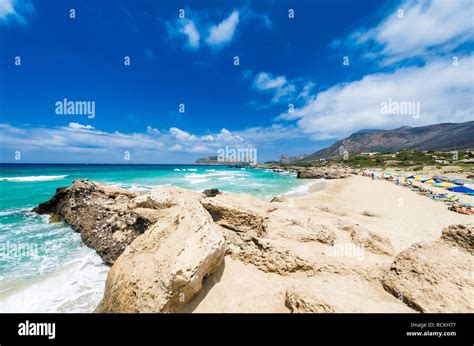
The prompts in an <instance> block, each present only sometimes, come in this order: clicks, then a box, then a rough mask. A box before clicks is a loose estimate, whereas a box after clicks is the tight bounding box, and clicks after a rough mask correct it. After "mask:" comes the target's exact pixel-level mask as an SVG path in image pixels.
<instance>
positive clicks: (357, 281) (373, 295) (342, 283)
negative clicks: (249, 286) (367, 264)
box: [285, 275, 414, 313]
mask: <svg viewBox="0 0 474 346" xmlns="http://www.w3.org/2000/svg"><path fill="white" fill-rule="evenodd" d="M285 306H286V307H287V308H288V309H289V310H290V311H291V312H348V313H357V312H359V313H361V312H362V313H370V312H392V313H393V312H405V313H406V312H414V311H413V310H412V309H410V308H408V307H407V306H406V305H405V304H403V303H402V302H401V301H400V300H398V299H396V298H395V297H393V296H391V295H390V294H388V293H387V292H385V291H384V290H383V289H382V288H381V287H380V285H379V284H378V283H372V282H368V281H366V280H364V279H363V278H361V277H358V276H356V275H337V276H335V275H332V276H330V275H326V276H324V275H321V277H313V278H311V281H308V282H307V283H305V284H297V285H291V286H290V287H288V289H287V290H286V294H285Z"/></svg>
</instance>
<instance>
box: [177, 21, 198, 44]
mask: <svg viewBox="0 0 474 346" xmlns="http://www.w3.org/2000/svg"><path fill="white" fill-rule="evenodd" d="M181 32H182V33H183V34H184V35H186V37H187V44H188V46H189V47H191V48H199V40H200V39H201V36H200V35H199V32H198V31H197V29H196V26H195V25H194V22H193V21H192V20H190V21H187V22H186V23H185V24H184V25H183V27H182V28H181Z"/></svg>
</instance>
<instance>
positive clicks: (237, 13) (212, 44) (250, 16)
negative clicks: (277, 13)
mask: <svg viewBox="0 0 474 346" xmlns="http://www.w3.org/2000/svg"><path fill="white" fill-rule="evenodd" d="M184 13H185V18H177V19H176V20H175V21H174V22H166V23H165V24H166V29H167V32H168V36H169V37H170V38H173V39H179V40H182V41H183V43H184V45H183V47H184V48H187V49H191V50H197V49H199V48H201V47H203V46H207V47H209V48H212V49H220V48H223V47H225V46H227V45H229V44H230V43H231V42H232V41H233V39H234V38H235V36H236V33H237V28H238V26H239V25H240V24H242V23H244V22H249V21H251V20H258V21H261V22H263V24H264V27H265V28H267V29H270V28H271V27H272V25H273V24H272V21H271V20H270V18H269V17H268V16H267V15H265V14H259V13H256V12H254V11H252V10H251V9H250V8H244V9H241V10H233V11H232V12H231V13H230V14H229V15H228V16H227V17H225V18H223V19H221V21H219V22H212V21H211V20H210V19H209V17H210V13H211V12H210V11H193V10H191V9H189V8H186V9H185V11H184Z"/></svg>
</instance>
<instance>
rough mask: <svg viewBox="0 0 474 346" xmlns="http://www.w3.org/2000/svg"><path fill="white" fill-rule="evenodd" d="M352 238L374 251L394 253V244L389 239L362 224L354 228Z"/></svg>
mask: <svg viewBox="0 0 474 346" xmlns="http://www.w3.org/2000/svg"><path fill="white" fill-rule="evenodd" d="M351 239H352V241H353V242H354V243H356V244H357V245H359V246H361V247H363V248H364V249H366V250H368V251H370V252H372V253H375V254H380V255H388V256H391V255H393V246H392V243H391V242H390V240H389V239H387V238H385V237H382V236H381V235H379V234H376V233H375V232H372V231H369V230H367V229H364V228H362V227H360V226H358V227H355V229H353V230H352V232H351Z"/></svg>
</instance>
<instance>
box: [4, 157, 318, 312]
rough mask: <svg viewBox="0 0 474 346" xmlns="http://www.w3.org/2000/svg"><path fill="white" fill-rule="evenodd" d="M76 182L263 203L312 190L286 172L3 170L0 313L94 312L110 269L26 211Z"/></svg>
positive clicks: (72, 237) (61, 228)
mask: <svg viewBox="0 0 474 346" xmlns="http://www.w3.org/2000/svg"><path fill="white" fill-rule="evenodd" d="M77 178H87V179H90V180H95V181H101V182H105V183H110V184H116V185H119V186H121V187H124V188H127V189H133V190H136V191H146V190H148V189H152V188H154V187H158V186H163V185H175V186H180V187H183V188H188V189H194V190H199V191H202V190H204V189H206V188H219V189H220V190H223V191H230V192H236V193H242V192H243V193H248V194H251V195H254V196H257V197H259V198H263V199H269V198H271V197H272V196H275V195H279V194H285V193H294V192H304V191H305V190H306V189H307V187H308V186H309V183H308V181H301V180H298V179H296V176H295V175H294V174H291V173H287V172H284V173H275V172H272V171H269V170H265V169H254V168H232V167H224V166H196V165H29V164H0V312H22V311H25V312H91V311H93V310H94V308H95V307H96V305H97V303H98V302H99V300H100V299H101V297H102V293H103V287H104V283H105V279H106V276H107V271H108V267H106V266H105V265H104V264H103V263H102V261H101V259H100V258H99V256H97V255H96V254H95V252H94V251H93V250H91V249H89V248H87V247H85V246H82V245H81V240H80V236H79V234H78V233H75V232H74V231H72V229H71V228H70V227H68V226H67V225H65V224H63V223H56V224H49V222H48V216H40V215H36V214H35V213H32V212H31V208H32V207H34V206H35V205H37V204H38V203H40V202H43V201H46V200H48V199H49V198H51V196H53V194H54V192H55V190H56V188H58V187H62V186H68V185H70V184H71V183H72V181H73V180H74V179H77Z"/></svg>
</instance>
